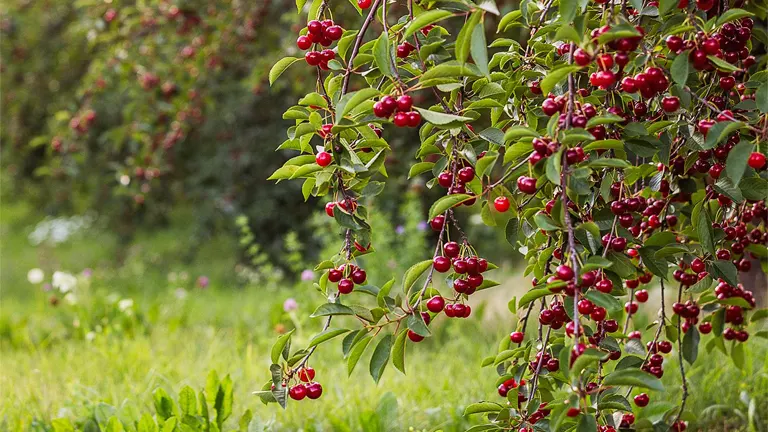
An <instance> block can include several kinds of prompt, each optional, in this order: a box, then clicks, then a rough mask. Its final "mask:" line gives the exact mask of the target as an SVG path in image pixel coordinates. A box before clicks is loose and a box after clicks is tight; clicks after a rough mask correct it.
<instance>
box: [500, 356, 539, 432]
mask: <svg viewBox="0 0 768 432" xmlns="http://www.w3.org/2000/svg"><path fill="white" fill-rule="evenodd" d="M539 354H541V353H539ZM545 355H546V354H545ZM525 385H526V384H525V380H524V379H521V380H520V382H519V383H518V382H517V381H515V379H514V378H510V379H508V380H506V381H504V382H503V383H501V384H499V387H498V388H497V391H498V392H499V396H501V397H507V395H508V394H509V391H510V390H512V389H516V388H522V387H525ZM525 393H526V392H524V391H518V393H517V405H518V407H519V406H520V405H521V404H522V403H523V402H525V401H527V400H528V397H527V396H526V395H525ZM550 412H551V411H550V410H549V409H547V403H546V402H542V403H540V404H539V408H538V409H537V410H536V411H534V412H532V413H531V414H530V415H528V417H527V418H526V419H525V421H526V422H527V423H530V424H532V425H533V424H536V423H538V422H539V421H540V420H542V419H543V418H544V417H546V416H548V415H549V413H550ZM533 430H534V429H533V428H531V429H528V428H525V427H523V428H520V429H519V430H518V432H533Z"/></svg>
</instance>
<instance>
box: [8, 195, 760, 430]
mask: <svg viewBox="0 0 768 432" xmlns="http://www.w3.org/2000/svg"><path fill="white" fill-rule="evenodd" d="M3 210H4V212H3V225H2V227H1V228H0V229H1V232H2V239H1V240H2V279H1V281H2V310H1V311H0V312H1V313H0V348H2V356H0V362H1V363H2V365H1V367H0V393H1V395H0V429H2V430H9V431H17V430H19V431H23V430H51V426H50V425H51V421H52V420H53V419H56V418H59V417H67V418H69V419H71V420H72V421H73V423H75V424H78V425H82V424H83V421H85V420H86V419H88V418H92V417H94V415H96V412H97V411H99V410H101V409H104V406H103V405H100V404H102V403H106V404H109V405H112V406H115V407H119V409H120V410H122V411H120V412H122V413H123V415H126V416H128V415H129V414H130V413H131V412H140V413H145V412H147V413H154V407H153V401H152V393H153V392H154V390H155V389H157V388H158V387H162V388H164V389H166V391H168V392H169V393H170V394H177V393H178V391H179V390H180V389H181V388H182V387H183V386H185V385H189V386H191V387H192V388H194V389H196V390H200V389H202V388H203V387H204V385H205V380H206V376H207V375H208V372H209V371H210V370H216V371H217V372H218V374H219V376H221V377H223V376H224V375H227V374H229V375H230V376H231V378H232V380H233V381H234V413H233V417H232V419H231V420H230V424H229V425H230V426H231V427H232V428H234V427H236V422H237V418H238V417H239V416H240V414H242V413H243V412H244V411H245V410H247V409H250V410H252V411H253V413H254V415H255V416H256V417H257V418H258V419H259V420H260V421H261V422H262V423H263V424H264V425H266V426H267V430H275V431H281V430H308V431H315V430H316V431H327V430H334V431H335V430H340V431H345V430H349V431H360V430H366V431H368V430H371V431H402V430H409V428H413V429H414V430H429V431H431V430H444V431H453V430H456V431H459V430H465V429H467V428H468V427H469V426H470V425H471V424H473V423H472V421H476V419H466V418H464V417H463V416H462V413H463V409H464V407H465V406H466V405H468V404H470V403H472V402H476V401H480V400H483V399H492V400H496V399H498V396H496V395H495V388H494V386H493V383H494V381H495V377H496V375H495V372H494V370H493V369H492V368H480V367H479V366H480V363H481V361H482V359H483V358H484V357H485V356H487V355H489V354H495V352H496V346H497V345H498V341H499V340H500V339H501V338H503V337H504V336H505V335H506V334H508V332H509V330H510V328H511V327H512V326H513V325H514V323H515V319H516V318H514V317H513V316H512V315H511V314H510V313H509V312H508V311H506V307H505V306H506V300H507V299H508V298H509V297H510V296H511V295H514V294H515V293H519V292H522V291H524V290H525V289H527V287H528V286H529V285H528V284H527V282H525V281H524V280H523V279H522V278H521V277H520V276H516V275H515V272H514V271H513V270H505V271H503V272H501V271H497V272H500V273H502V274H504V275H506V276H498V275H496V276H495V277H494V279H497V280H500V281H503V282H504V283H503V284H502V286H500V287H497V288H494V292H493V293H489V294H487V295H486V297H485V298H484V299H483V300H481V303H482V302H484V303H485V304H487V308H486V310H485V313H482V309H483V308H482V307H476V308H475V311H476V313H475V314H474V315H473V317H472V318H471V319H468V320H447V321H446V320H443V321H442V322H440V321H438V322H437V323H435V324H436V325H435V326H434V330H435V334H434V337H432V338H429V339H427V340H426V341H424V342H423V343H421V344H419V345H418V346H414V345H408V349H407V355H406V367H407V371H408V374H407V375H403V374H401V373H400V372H398V371H397V370H395V369H394V368H392V367H389V368H388V369H387V370H386V372H385V374H384V377H383V378H382V380H381V382H380V383H379V384H378V385H376V384H374V382H373V381H372V380H371V378H370V376H369V375H368V371H367V363H365V362H364V361H361V362H360V364H359V365H358V367H357V369H356V370H355V371H354V372H353V373H352V375H351V376H349V377H348V376H347V373H346V362H345V361H344V360H343V359H342V357H341V349H340V341H339V340H335V341H331V342H328V343H327V344H325V345H323V346H321V349H319V350H318V351H317V353H316V354H315V356H314V357H313V358H312V361H311V364H312V365H313V366H314V368H315V369H316V370H317V371H318V375H317V377H316V380H318V381H319V382H321V383H322V384H323V386H324V389H325V390H324V394H323V397H322V398H320V399H319V400H316V401H309V400H304V401H301V402H298V403H291V404H289V406H288V409H287V410H285V411H283V410H281V409H280V408H279V407H278V406H276V405H270V406H264V405H263V404H261V403H260V401H259V400H258V398H257V397H255V396H253V395H252V394H251V392H252V391H254V390H258V389H259V388H260V387H261V386H262V385H263V384H264V382H266V381H267V380H268V379H269V371H268V367H269V363H270V361H269V352H270V347H271V345H272V343H273V342H274V340H275V338H276V337H277V335H278V334H279V333H278V331H280V330H284V329H285V328H289V327H291V326H293V325H296V324H298V326H299V329H298V330H297V332H296V334H295V336H294V343H295V344H297V346H299V345H302V344H303V343H306V341H308V340H309V338H310V337H311V336H312V335H313V334H314V333H315V332H316V331H317V329H318V328H319V327H320V326H321V323H320V322H319V320H310V319H308V318H300V317H306V316H308V315H309V313H310V312H311V311H312V310H313V308H314V307H315V306H316V305H317V304H318V302H319V300H320V299H319V298H318V297H319V296H317V295H316V292H314V290H313V288H312V286H311V282H309V281H307V282H301V283H299V284H297V285H295V286H291V284H279V283H278V284H275V283H271V282H270V283H269V284H266V283H265V284H256V285H249V286H244V287H243V286H238V285H237V284H236V283H235V282H234V281H235V278H234V277H232V274H233V271H234V270H233V269H234V266H235V258H234V256H235V247H236V246H235V243H233V242H231V241H228V240H226V239H223V238H215V239H212V240H210V241H208V242H206V244H205V245H204V246H203V248H202V249H201V250H200V251H199V253H198V254H197V255H196V258H195V259H194V260H192V261H188V262H186V263H184V262H181V260H179V259H178V258H176V254H177V251H176V249H175V248H178V247H180V246H183V245H184V243H183V240H179V239H184V238H186V237H185V236H186V234H187V233H184V232H180V231H178V229H176V228H173V229H169V230H166V231H163V232H159V233H158V232H155V233H146V234H144V235H141V236H139V238H138V240H137V241H136V242H135V243H134V244H133V245H132V246H130V247H129V248H128V249H127V251H126V250H123V252H127V253H126V254H125V256H126V258H125V260H124V261H123V263H122V264H121V265H116V264H115V263H114V261H113V260H112V259H111V257H112V256H114V255H115V254H116V250H118V249H119V248H122V247H123V246H119V245H118V242H117V241H116V240H115V239H114V238H112V237H110V236H109V235H108V234H105V233H104V231H103V230H102V229H100V228H97V227H94V228H92V229H90V230H88V231H86V232H85V233H83V234H80V235H77V236H75V237H74V238H73V239H71V240H70V241H68V242H66V243H64V244H62V245H59V246H55V247H53V246H39V247H33V246H31V245H30V244H29V242H28V240H27V235H28V234H29V232H31V230H32V226H33V225H34V224H35V223H36V222H37V220H30V219H29V218H26V217H25V216H24V215H26V214H28V211H29V209H26V208H24V207H23V206H18V205H17V206H8V205H6V206H5V207H4V208H3ZM174 242H176V243H174ZM179 243H180V245H179ZM179 255H180V254H179ZM34 267H40V268H42V269H43V270H45V273H46V279H47V280H50V275H51V273H52V271H53V270H57V269H61V270H68V271H70V272H73V273H80V272H81V271H82V270H83V269H85V268H92V269H93V274H92V275H91V276H90V277H87V278H86V277H83V276H80V279H79V282H78V288H77V291H76V292H77V295H78V303H77V304H76V305H71V304H68V303H67V302H66V301H61V302H60V303H59V305H58V306H56V307H53V306H51V305H50V302H49V297H50V295H51V294H50V293H48V292H44V291H43V290H42V289H41V288H40V286H39V285H32V284H30V283H29V282H28V281H27V271H28V270H29V269H31V268H34ZM183 273H186V274H187V278H186V280H183V277H182V276H181V275H182V274H183ZM174 274H175V275H176V278H175V279H174V277H173V275H174ZM169 275H171V277H170V278H169ZM199 275H206V276H209V277H210V280H211V285H210V286H209V287H208V288H207V289H199V288H196V287H195V278H196V277H197V276H199ZM180 288H183V291H181V290H180ZM182 294H185V295H182ZM288 298H296V299H298V301H299V309H298V310H297V311H296V313H295V314H294V315H293V316H291V315H289V314H287V313H285V312H284V311H283V302H284V301H285V300H286V299H288ZM126 299H131V300H133V305H132V306H131V307H128V308H127V309H126V310H127V311H128V312H127V313H126V312H124V311H120V308H119V307H118V305H119V304H121V305H123V307H125V305H126V304H127V303H126V302H122V303H120V300H126ZM305 299H306V300H305ZM308 299H311V300H308ZM478 306H479V305H478ZM76 321H77V324H75V322H76ZM703 345H704V344H703V343H702V347H703ZM766 355H768V344H766V341H765V339H759V338H753V339H751V340H750V344H749V345H748V348H747V350H746V357H745V366H744V368H743V370H739V369H738V368H736V367H735V366H734V364H733V363H732V362H731V360H730V359H729V358H727V357H726V356H724V355H722V354H720V353H718V352H713V353H711V354H710V353H707V352H706V351H705V350H704V349H703V348H702V350H701V354H700V360H699V362H697V364H696V366H695V367H694V368H692V369H691V368H689V370H688V376H689V378H690V383H691V396H690V398H689V405H688V406H689V407H690V409H691V411H693V412H698V413H702V414H701V416H700V421H699V425H700V426H701V427H702V428H704V429H706V430H731V429H737V430H765V429H764V428H765V427H766V423H768V422H766V421H765V420H766V417H767V416H766V414H765V413H768V363H766V362H765V358H766ZM675 358H676V356H669V357H668V360H667V364H665V371H666V373H665V376H664V382H665V384H666V386H667V389H668V391H667V392H666V393H665V394H663V395H653V397H654V398H655V399H654V403H652V404H651V406H649V408H646V410H650V409H653V406H654V404H665V403H667V402H676V401H678V400H679V398H680V391H679V382H678V381H677V380H678V378H677V376H678V373H677V368H678V366H677V365H676V364H675V361H674V359H675ZM656 399H659V400H658V401H657V400H656ZM661 399H664V400H661ZM718 405H720V406H718ZM750 405H751V408H750ZM750 413H751V414H750ZM749 425H752V426H751V427H752V429H751V428H750V426H749ZM760 428H763V429H760Z"/></svg>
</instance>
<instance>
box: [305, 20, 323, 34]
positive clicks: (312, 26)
mask: <svg viewBox="0 0 768 432" xmlns="http://www.w3.org/2000/svg"><path fill="white" fill-rule="evenodd" d="M307 30H309V32H310V33H312V34H316V35H322V34H323V23H321V22H320V21H318V20H312V21H310V22H308V23H307Z"/></svg>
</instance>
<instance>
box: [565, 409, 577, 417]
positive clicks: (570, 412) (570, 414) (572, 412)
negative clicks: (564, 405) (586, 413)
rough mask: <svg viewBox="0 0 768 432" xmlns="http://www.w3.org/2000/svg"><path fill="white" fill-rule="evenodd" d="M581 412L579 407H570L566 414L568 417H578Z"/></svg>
mask: <svg viewBox="0 0 768 432" xmlns="http://www.w3.org/2000/svg"><path fill="white" fill-rule="evenodd" d="M579 413H581V410H580V409H578V408H568V411H566V412H565V415H567V416H568V417H576V416H578V415H579Z"/></svg>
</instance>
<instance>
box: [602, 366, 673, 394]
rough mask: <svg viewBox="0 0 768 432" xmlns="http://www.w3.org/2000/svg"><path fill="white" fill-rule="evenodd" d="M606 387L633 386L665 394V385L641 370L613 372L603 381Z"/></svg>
mask: <svg viewBox="0 0 768 432" xmlns="http://www.w3.org/2000/svg"><path fill="white" fill-rule="evenodd" d="M603 384H604V385H613V386H633V387H640V388H647V389H651V390H656V391H660V392H663V391H664V385H663V384H662V383H661V381H660V380H659V379H658V378H656V377H655V376H653V375H651V374H649V373H647V372H643V371H642V370H640V369H622V370H617V371H613V372H611V373H610V374H608V376H606V377H605V379H604V380H603Z"/></svg>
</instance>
